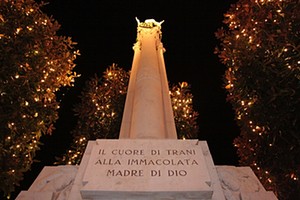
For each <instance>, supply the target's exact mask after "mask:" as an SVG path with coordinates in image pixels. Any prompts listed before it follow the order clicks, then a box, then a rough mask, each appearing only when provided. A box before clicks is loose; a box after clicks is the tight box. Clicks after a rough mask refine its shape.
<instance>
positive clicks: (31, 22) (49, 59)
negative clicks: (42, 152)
mask: <svg viewBox="0 0 300 200" xmlns="http://www.w3.org/2000/svg"><path fill="white" fill-rule="evenodd" d="M41 6H42V5H41V4H37V3H35V2H34V1H33V0H14V1H10V0H4V1H1V3H0V65H1V67H0V76H1V78H0V112H1V113H0V130H1V134H0V137H1V141H0V152H1V155H0V190H1V193H2V192H3V193H4V195H5V196H6V197H7V198H9V194H10V193H11V192H12V191H13V190H14V187H15V186H16V185H18V183H19V182H20V181H21V180H22V177H23V173H24V172H26V171H28V170H29V169H30V167H31V164H32V163H33V161H34V157H35V153H36V151H37V150H38V149H39V144H40V142H39V140H40V137H41V136H42V135H43V134H51V132H52V130H53V129H54V125H53V124H54V122H55V121H56V120H57V118H58V113H57V110H58V109H59V102H58V100H57V99H56V92H57V91H58V90H59V89H60V88H61V87H64V86H72V82H74V78H75V77H76V76H77V75H76V73H75V72H73V68H74V67H75V64H74V63H73V61H74V60H75V58H76V56H77V55H78V54H79V52H78V51H77V50H75V49H74V43H73V42H72V41H71V39H70V38H66V37H62V36H57V35H56V32H57V31H58V29H59V27H60V26H59V24H58V23H57V22H56V21H55V20H54V19H52V18H49V17H48V16H47V15H45V14H44V13H43V12H42V11H41V10H40V8H41Z"/></svg>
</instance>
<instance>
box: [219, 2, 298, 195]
mask: <svg viewBox="0 0 300 200" xmlns="http://www.w3.org/2000/svg"><path fill="white" fill-rule="evenodd" d="M299 10H300V4H299V1H293V0H287V1H281V0H274V1H255V0H250V1H248V0H239V1H238V2H237V3H236V4H234V5H232V7H231V8H230V9H229V11H228V12H227V13H226V14H225V20H224V24H225V25H226V26H227V27H226V28H221V29H219V30H218V32H217V33H216V36H217V38H218V39H219V40H221V45H220V47H219V48H218V49H217V50H216V53H217V54H218V55H219V57H220V60H221V61H222V63H224V64H225V65H226V66H227V70H226V74H225V88H226V89H227V91H228V101H229V102H231V104H232V106H233V108H234V110H235V113H236V119H237V122H238V124H239V126H240V127H241V134H240V136H239V137H238V138H236V139H235V141H234V144H235V146H236V147H237V152H238V155H239V157H240V164H241V165H249V166H251V167H252V169H253V170H254V171H255V173H256V175H257V176H258V177H259V179H260V180H261V182H262V183H263V185H264V186H265V187H266V188H267V189H270V190H274V191H275V193H276V194H277V196H278V198H280V199H298V198H300V192H299V191H300V180H299V178H300V126H299V124H300V121H299V120H300V46H299V45H300V43H299V42H300V31H299V30H300V14H299Z"/></svg>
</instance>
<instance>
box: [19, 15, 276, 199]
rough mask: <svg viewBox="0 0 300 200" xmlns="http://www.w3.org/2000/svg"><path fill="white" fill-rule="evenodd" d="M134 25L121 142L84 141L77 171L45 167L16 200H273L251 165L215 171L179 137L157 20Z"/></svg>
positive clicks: (202, 148)
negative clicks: (135, 35)
mask: <svg viewBox="0 0 300 200" xmlns="http://www.w3.org/2000/svg"><path fill="white" fill-rule="evenodd" d="M137 21H138V27H137V42H136V43H135V45H134V47H133V49H134V58H133V63H132V70H131V75H130V80H129V86H128V91H127V97H126V103H125V108H124V113H123V119H122V125H121V131H120V136H119V139H117V140H112V139H111V140H107V139H105V140H104V139H98V140H96V141H89V143H88V145H87V148H86V150H85V153H84V156H83V159H82V161H81V164H80V166H56V167H45V168H44V169H43V171H42V172H41V173H40V175H39V176H38V177H37V179H36V180H35V182H34V183H33V184H32V186H31V187H30V188H29V190H28V191H22V192H21V193H20V194H19V196H18V198H17V199H19V200H21V199H39V198H41V197H42V199H51V200H52V199H70V200H81V199H105V200H106V199H114V200H121V199H128V200H135V199H136V200H140V199H143V200H146V199H147V200H148V199H149V200H150V199H151V200H152V199H168V200H170V199H180V200H184V199H206V200H210V199H213V200H223V199H276V197H275V196H274V194H273V193H272V192H267V191H265V190H264V188H263V187H262V185H261V184H260V183H259V181H258V180H257V179H256V177H255V175H254V174H253V172H252V171H251V169H250V168H247V167H245V168H237V167H233V166H219V167H217V166H215V165H214V163H213V160H212V157H211V155H210V152H209V148H208V146H207V143H206V142H205V141H199V140H178V139H177V134H176V128H175V123H174V116H173V112H172V107H171V101H170V95H169V88H168V81H167V75H166V69H165V63H164V58H163V52H164V48H163V44H162V42H161V37H162V32H161V24H162V22H156V21H155V20H153V19H149V20H146V21H145V22H140V21H139V20H137Z"/></svg>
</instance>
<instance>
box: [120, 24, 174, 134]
mask: <svg viewBox="0 0 300 200" xmlns="http://www.w3.org/2000/svg"><path fill="white" fill-rule="evenodd" d="M137 22H138V27H137V42H136V43H135V45H134V47H133V49H134V57H133V62H132V68H131V75H130V80H129V86H128V91H127V97H126V103H125V108H124V113H123V119H122V125H121V131H120V136H119V138H120V139H125V138H131V139H163V138H167V139H177V133H176V128H175V122H174V115H173V110H172V105H171V99H170V95H169V87H168V81H167V75H166V69H165V62H164V57H163V53H164V51H165V49H164V48H163V44H162V42H161V35H162V33H161V24H162V23H163V21H162V22H156V21H155V20H154V19H148V20H145V22H140V21H139V20H138V19H137Z"/></svg>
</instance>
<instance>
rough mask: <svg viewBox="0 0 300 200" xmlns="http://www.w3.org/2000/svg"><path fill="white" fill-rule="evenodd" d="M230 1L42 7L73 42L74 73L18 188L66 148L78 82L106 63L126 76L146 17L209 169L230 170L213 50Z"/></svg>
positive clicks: (232, 159)
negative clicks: (179, 86)
mask: <svg viewBox="0 0 300 200" xmlns="http://www.w3.org/2000/svg"><path fill="white" fill-rule="evenodd" d="M235 2H236V0H226V1H224V0H173V1H171V0H164V1H163V0H160V1H142V0H138V1H132V0H127V1H125V0H119V1H117V0H52V1H51V0H50V3H49V4H48V5H46V6H44V8H43V9H42V10H43V11H44V12H45V13H47V14H48V15H49V16H53V18H54V19H55V20H57V21H58V22H59V24H61V29H60V31H59V33H58V34H59V35H64V36H70V37H72V40H73V41H75V42H77V43H78V45H77V48H78V49H79V50H80V52H81V56H79V57H78V59H76V61H75V62H76V64H77V66H76V68H75V71H76V72H77V73H79V74H81V77H80V78H77V79H76V81H75V87H74V88H69V89H67V90H66V89H65V90H64V94H65V95H64V96H63V98H62V103H61V110H60V116H59V117H60V119H59V120H58V121H57V123H56V124H55V127H56V130H55V131H54V133H53V135H52V136H44V137H43V139H42V142H43V143H44V145H43V146H41V150H40V151H39V152H38V154H37V159H38V160H40V161H41V162H39V163H35V164H33V166H32V169H31V172H28V173H26V175H25V180H24V181H23V182H22V183H21V187H20V188H18V189H26V190H27V189H28V187H29V186H30V185H31V183H32V181H34V179H35V178H36V176H37V175H38V173H39V172H40V171H41V169H42V167H43V166H45V165H52V164H53V162H54V161H55V156H60V155H61V154H63V153H64V152H65V150H66V149H67V148H68V147H69V146H68V145H69V143H70V141H71V139H72V137H71V136H70V134H69V132H70V131H71V130H72V129H73V128H74V125H75V122H76V121H75V119H74V117H73V112H72V108H73V106H74V104H75V102H76V101H78V94H80V90H81V87H82V85H83V84H84V82H85V80H87V79H88V78H90V77H91V76H93V75H94V74H95V73H97V74H98V75H102V73H103V72H104V70H105V69H106V68H107V67H108V66H109V65H111V64H112V63H117V64H118V65H119V66H120V67H123V68H125V69H126V70H129V69H130V68H131V62H132V59H133V53H134V52H133V50H132V46H133V44H134V43H135V39H136V27H137V22H136V21H135V17H138V18H139V19H140V21H144V20H145V19H150V18H153V19H155V20H156V21H162V20H165V22H164V23H163V24H162V35H163V37H162V42H163V44H164V47H165V48H166V52H165V54H164V58H165V64H166V68H167V76H168V80H169V82H170V83H172V84H176V83H178V82H182V81H186V82H188V83H190V84H191V87H192V88H191V90H192V93H193V95H194V109H195V110H196V111H198V112H199V119H198V124H199V127H200V130H199V138H200V139H201V140H206V141H207V142H208V145H209V148H210V151H211V154H212V156H213V159H214V162H215V164H217V165H237V157H236V151H235V149H234V148H233V145H232V142H233V139H234V138H235V137H236V136H237V135H238V134H239V129H238V127H237V126H236V124H235V122H234V115H233V111H232V108H231V105H230V104H229V103H228V102H226V91H225V89H223V74H224V71H225V66H224V65H222V64H221V63H220V62H219V59H218V57H217V55H215V54H214V48H215V46H216V45H217V44H218V41H217V40H216V38H215V35H214V32H216V30H217V29H218V28H220V27H221V26H222V20H223V14H224V13H225V12H226V11H227V10H228V9H229V7H230V4H232V3H235Z"/></svg>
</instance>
